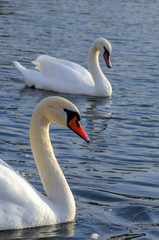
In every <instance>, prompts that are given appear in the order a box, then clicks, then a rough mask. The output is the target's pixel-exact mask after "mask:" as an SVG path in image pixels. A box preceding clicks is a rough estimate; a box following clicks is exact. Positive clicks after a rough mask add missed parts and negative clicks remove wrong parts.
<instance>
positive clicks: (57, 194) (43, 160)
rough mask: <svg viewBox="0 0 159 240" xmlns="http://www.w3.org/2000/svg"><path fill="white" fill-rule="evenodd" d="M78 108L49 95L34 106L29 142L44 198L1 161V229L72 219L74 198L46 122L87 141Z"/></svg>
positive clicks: (27, 226) (49, 223)
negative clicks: (70, 130) (56, 155)
mask: <svg viewBox="0 0 159 240" xmlns="http://www.w3.org/2000/svg"><path fill="white" fill-rule="evenodd" d="M79 120H80V115H79V111H78V109H77V108H76V106H75V105H74V104H72V103H71V102H69V101H68V100H66V99H64V98H61V97H48V98H46V99H44V100H42V101H41V102H40V103H39V104H38V105H37V107H36V109H35V111H34V113H33V116H32V118H31V124H30V141H31V148H32V152H33V155H34V159H35V162H36V164H37V168H38V171H39V175H40V178H41V181H42V184H43V187H44V190H45V192H46V194H47V197H45V196H43V195H42V194H41V193H39V192H38V191H37V190H36V189H34V187H33V186H31V185H30V183H29V182H28V181H27V180H26V179H25V178H23V177H22V176H21V175H20V174H19V173H17V172H16V171H14V170H13V169H12V168H11V167H10V166H9V165H8V164H6V163H5V162H3V161H2V160H0V230H8V229H21V228H30V227H36V226H44V225H51V224H57V223H63V222H67V221H72V220H73V219H74V217H75V212H76V208H75V201H74V198H73V195H72V192H71V190H70V188H69V186H68V184H67V181H66V179H65V177H64V175H63V172H62V170H61V168H60V167H59V165H58V162H57V160H56V157H55V155H54V153H53V148H52V146H51V142H50V139H49V124H50V122H54V123H56V124H58V125H60V126H64V127H68V128H70V129H72V130H73V131H74V132H76V133H77V134H78V135H79V136H81V137H82V138H83V139H85V140H86V141H89V139H88V136H87V135H86V133H85V132H84V130H83V129H82V127H81V125H80V122H79Z"/></svg>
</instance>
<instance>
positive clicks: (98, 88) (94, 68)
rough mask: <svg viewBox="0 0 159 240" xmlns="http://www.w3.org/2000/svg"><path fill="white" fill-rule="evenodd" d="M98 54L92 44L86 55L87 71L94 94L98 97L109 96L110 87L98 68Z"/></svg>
mask: <svg viewBox="0 0 159 240" xmlns="http://www.w3.org/2000/svg"><path fill="white" fill-rule="evenodd" d="M99 53H100V51H99V50H98V49H97V47H96V44H95V43H93V44H92V45H91V47H90V50H89V54H88V66H89V71H90V73H91V75H92V78H93V80H94V83H95V94H96V95H99V96H110V95H111V93H112V87H111V84H110V82H109V81H108V79H107V78H106V77H105V75H104V74H103V72H102V70H101V68H100V65H99Z"/></svg>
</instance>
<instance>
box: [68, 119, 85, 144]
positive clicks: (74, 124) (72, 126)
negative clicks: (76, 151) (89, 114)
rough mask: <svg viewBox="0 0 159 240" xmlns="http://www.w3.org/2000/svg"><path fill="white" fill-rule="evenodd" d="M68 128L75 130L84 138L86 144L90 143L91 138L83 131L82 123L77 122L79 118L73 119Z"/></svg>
mask: <svg viewBox="0 0 159 240" xmlns="http://www.w3.org/2000/svg"><path fill="white" fill-rule="evenodd" d="M68 127H69V128H70V129H71V130H73V131H74V132H75V133H77V134H78V135H79V136H80V137H81V138H83V139H84V140H85V141H86V142H89V137H88V136H87V134H86V133H85V131H84V130H83V128H82V126H81V124H80V122H79V121H78V120H77V117H74V118H72V119H71V120H70V121H69V122H68Z"/></svg>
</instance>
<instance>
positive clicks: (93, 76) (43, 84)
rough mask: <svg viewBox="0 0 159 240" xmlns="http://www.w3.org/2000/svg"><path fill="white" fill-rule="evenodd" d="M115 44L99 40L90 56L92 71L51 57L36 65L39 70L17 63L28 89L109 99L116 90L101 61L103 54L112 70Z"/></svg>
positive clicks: (43, 56) (45, 57)
mask: <svg viewBox="0 0 159 240" xmlns="http://www.w3.org/2000/svg"><path fill="white" fill-rule="evenodd" d="M111 50H112V49H111V44H110V42H109V41H108V40H106V39H104V38H98V39H96V40H95V41H94V42H93V44H92V45H91V47H90V50H89V54H88V65H89V71H88V70H87V69H85V68H84V67H82V66H80V65H79V64H77V63H74V62H71V61H67V60H64V59H58V58H55V57H51V56H48V55H40V56H39V57H38V58H37V59H36V60H35V61H33V62H32V63H33V64H35V65H36V67H35V69H37V70H30V69H27V68H25V67H24V66H22V65H21V64H20V63H19V62H17V61H15V62H14V64H15V66H16V68H17V69H18V70H19V71H20V72H21V74H22V76H23V79H24V81H25V84H26V85H27V86H28V87H35V88H38V89H44V90H52V91H56V92H62V93H73V94H84V95H91V96H101V97H107V96H111V94H112V87H111V84H110V82H109V81H108V79H107V78H106V77H105V75H104V74H103V72H102V70H101V68H100V65H99V60H98V55H99V53H101V54H102V55H103V57H104V59H105V62H106V64H107V66H108V67H109V68H110V67H111V66H112V65H111V61H110V55H111Z"/></svg>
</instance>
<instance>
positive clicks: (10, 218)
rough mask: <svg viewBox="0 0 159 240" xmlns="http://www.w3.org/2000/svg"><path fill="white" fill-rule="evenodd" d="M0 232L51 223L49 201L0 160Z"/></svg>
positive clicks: (51, 214) (51, 215)
mask: <svg viewBox="0 0 159 240" xmlns="http://www.w3.org/2000/svg"><path fill="white" fill-rule="evenodd" d="M0 186H1V187H0V230H6V229H20V228H26V227H33V226H41V225H47V224H48V222H49V221H53V219H51V218H54V216H53V212H52V211H50V207H49V201H48V200H47V198H45V197H44V196H43V195H42V194H40V193H39V192H38V191H37V190H36V189H34V188H33V187H32V186H31V185H30V183H29V182H28V181H27V180H26V179H25V178H24V177H23V176H21V175H20V174H19V173H18V172H17V171H15V170H13V169H12V168H11V167H10V166H9V165H8V164H6V163H5V162H4V161H2V160H0Z"/></svg>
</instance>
